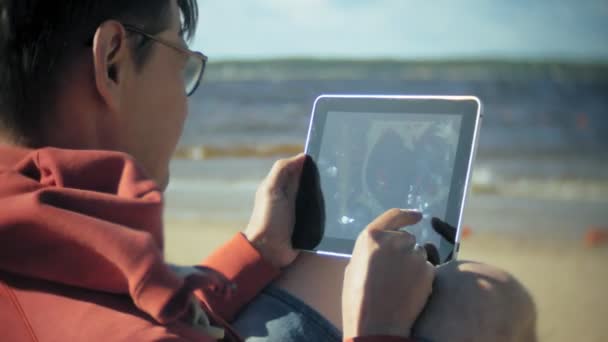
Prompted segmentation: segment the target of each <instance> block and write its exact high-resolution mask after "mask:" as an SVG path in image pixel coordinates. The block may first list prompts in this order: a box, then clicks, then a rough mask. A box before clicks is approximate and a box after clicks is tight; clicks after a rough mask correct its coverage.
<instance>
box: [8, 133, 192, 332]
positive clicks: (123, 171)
mask: <svg viewBox="0 0 608 342" xmlns="http://www.w3.org/2000/svg"><path fill="white" fill-rule="evenodd" d="M162 210H163V203H162V193H161V191H160V190H159V189H158V187H157V186H156V184H155V183H154V182H153V181H152V180H150V179H149V178H148V177H147V176H146V175H145V174H144V172H143V171H142V169H141V168H140V167H139V166H138V165H137V164H136V163H135V161H134V160H133V159H132V158H131V157H130V156H128V155H126V154H123V153H118V152H108V151H75V150H60V149H53V148H45V149H40V150H27V149H19V148H14V147H9V146H3V145H0V271H3V272H8V273H12V274H15V275H19V276H24V277H28V278H34V279H41V280H45V281H50V282H55V283H60V284H65V285H69V286H75V287H80V288H86V289H91V290H95V291H102V292H108V293H114V294H124V295H128V296H130V297H131V298H132V300H133V302H134V304H135V305H136V306H137V307H138V308H139V309H140V310H142V311H144V312H146V313H147V314H149V315H150V316H151V317H152V318H153V319H155V320H156V321H157V322H159V323H161V324H166V323H169V322H171V321H173V320H176V319H178V318H179V317H180V316H182V315H183V314H184V313H186V311H187V310H188V307H189V306H188V305H189V301H190V299H191V291H192V289H193V287H194V286H193V285H192V284H190V283H196V280H195V279H191V278H185V279H183V278H181V277H179V276H177V275H176V274H175V273H174V272H173V271H172V270H171V269H170V268H169V267H168V266H167V265H166V264H165V262H164V258H163V233H162Z"/></svg>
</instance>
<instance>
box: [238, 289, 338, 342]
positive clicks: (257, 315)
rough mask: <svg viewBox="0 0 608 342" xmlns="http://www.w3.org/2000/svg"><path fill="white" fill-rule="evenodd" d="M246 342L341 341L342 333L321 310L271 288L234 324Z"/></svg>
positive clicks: (263, 292) (246, 309) (241, 314)
mask: <svg viewBox="0 0 608 342" xmlns="http://www.w3.org/2000/svg"><path fill="white" fill-rule="evenodd" d="M232 327H233V328H234V329H235V330H236V331H237V332H238V333H239V335H240V336H241V337H243V338H244V339H245V341H246V342H262V341H264V342H304V341H315V342H317V341H319V342H320V341H323V342H325V341H327V342H340V341H342V334H341V333H340V331H339V330H338V329H337V328H336V327H334V326H333V325H332V324H331V323H330V322H329V321H327V320H326V319H325V318H324V317H323V316H321V315H320V314H319V313H318V312H317V311H315V310H314V309H312V308H311V307H309V306H308V305H306V304H305V303H304V302H302V301H301V300H299V299H298V298H296V297H294V296H292V295H291V294H289V293H287V292H286V291H284V290H282V289H280V288H278V287H276V286H273V285H271V286H269V287H267V288H266V289H265V290H264V291H262V293H260V294H259V295H258V296H257V297H256V298H255V299H254V300H253V301H252V302H251V303H249V304H248V305H247V306H246V307H245V308H244V309H243V310H242V311H241V312H240V313H239V314H238V316H237V317H236V319H235V321H234V322H232Z"/></svg>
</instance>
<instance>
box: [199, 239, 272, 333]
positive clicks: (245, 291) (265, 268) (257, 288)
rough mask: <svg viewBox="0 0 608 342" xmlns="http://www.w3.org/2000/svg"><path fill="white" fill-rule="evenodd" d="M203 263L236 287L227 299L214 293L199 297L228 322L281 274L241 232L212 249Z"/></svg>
mask: <svg viewBox="0 0 608 342" xmlns="http://www.w3.org/2000/svg"><path fill="white" fill-rule="evenodd" d="M202 265H204V266H206V267H210V268H213V269H215V270H216V271H218V272H220V273H222V274H223V275H224V276H226V277H227V278H228V279H229V280H230V281H232V282H233V283H235V284H236V286H237V288H236V291H235V294H234V295H233V296H232V297H230V298H228V299H226V298H223V297H220V296H214V295H213V294H208V295H205V296H203V298H201V299H202V300H203V301H204V302H206V303H207V305H208V306H209V307H210V308H211V310H212V311H213V312H214V313H215V314H217V315H219V316H220V317H221V318H222V319H224V320H225V321H227V322H231V321H232V320H233V319H234V317H235V315H236V314H237V313H238V312H239V311H240V310H241V308H242V307H243V306H245V305H246V304H247V303H249V302H250V301H251V300H252V299H253V298H254V297H255V296H257V295H258V293H260V292H261V291H262V290H263V289H264V288H265V287H266V286H267V285H268V284H270V282H271V281H272V280H274V279H275V278H276V277H277V276H278V275H279V274H280V270H279V269H278V268H276V267H274V266H273V265H272V264H270V263H269V262H267V261H265V260H264V259H263V258H262V255H261V254H260V253H259V252H258V251H257V250H256V249H255V248H254V247H253V246H252V245H251V243H250V242H249V241H248V240H247V238H246V237H245V236H244V235H243V234H241V233H239V234H236V235H235V236H234V237H233V238H232V239H230V240H229V241H228V242H227V243H226V244H224V245H223V246H222V247H220V248H218V249H217V250H216V251H215V252H213V253H212V254H211V255H210V256H209V257H208V258H207V259H205V260H204V261H203V262H202ZM201 296H202V295H201Z"/></svg>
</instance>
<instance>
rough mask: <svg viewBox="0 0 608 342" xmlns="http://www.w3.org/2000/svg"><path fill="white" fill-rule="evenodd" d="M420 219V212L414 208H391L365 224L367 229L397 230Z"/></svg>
mask: <svg viewBox="0 0 608 342" xmlns="http://www.w3.org/2000/svg"><path fill="white" fill-rule="evenodd" d="M420 220H422V214H421V213H420V212H419V211H416V210H407V209H391V210H389V211H387V212H385V213H384V214H382V215H380V216H379V217H378V218H376V219H375V220H374V221H373V222H372V223H370V224H369V225H368V226H367V229H368V230H398V229H399V228H403V227H405V226H411V225H413V224H416V223H418V222H420Z"/></svg>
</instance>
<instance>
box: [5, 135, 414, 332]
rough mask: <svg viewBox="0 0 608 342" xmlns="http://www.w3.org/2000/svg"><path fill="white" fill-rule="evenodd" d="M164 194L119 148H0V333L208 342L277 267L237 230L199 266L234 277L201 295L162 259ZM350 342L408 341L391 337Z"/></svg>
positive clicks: (194, 278)
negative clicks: (201, 317) (224, 292)
mask: <svg viewBox="0 0 608 342" xmlns="http://www.w3.org/2000/svg"><path fill="white" fill-rule="evenodd" d="M162 210H163V203H162V193H161V192H160V191H159V189H158V188H157V186H156V185H155V183H154V182H153V181H151V180H150V179H148V178H147V177H146V176H145V175H144V174H143V172H142V171H141V170H140V169H139V168H138V166H137V165H136V163H135V162H134V161H133V160H132V159H131V158H130V157H129V156H127V155H125V154H122V153H118V152H107V151H72V150H59V149H52V148H45V149H41V150H35V151H32V150H26V149H18V148H14V147H8V146H1V145H0V335H1V338H2V340H6V341H93V342H94V341H123V340H124V341H152V340H154V341H156V340H163V341H212V340H213V339H212V338H210V337H208V336H207V335H205V334H203V333H201V332H200V331H199V330H197V328H196V327H194V326H192V325H191V324H189V323H188V322H187V321H188V319H189V317H190V316H192V310H191V309H190V308H191V305H190V304H191V298H192V293H195V294H196V296H197V298H198V299H199V300H200V302H199V305H201V306H202V308H203V310H204V311H205V312H206V313H207V315H208V316H209V318H210V319H211V324H213V325H215V326H221V327H223V328H225V330H226V335H227V338H228V339H231V340H239V338H238V336H237V335H236V334H235V333H234V331H232V329H230V326H229V325H228V324H227V323H226V322H230V321H232V319H233V318H234V316H235V314H236V313H237V312H238V311H239V310H240V309H241V308H242V307H243V306H244V305H245V304H246V303H248V302H249V301H250V300H252V299H253V298H254V297H255V296H256V295H257V294H258V293H259V292H260V291H261V290H262V289H263V288H264V287H265V286H266V285H268V284H269V283H270V282H271V281H272V280H273V279H274V278H275V277H276V276H278V274H279V270H277V269H276V268H274V267H273V266H272V265H270V264H269V263H267V262H265V261H264V260H263V259H262V257H261V255H260V254H259V253H258V252H257V251H256V250H255V248H253V247H252V246H251V244H249V242H248V241H247V240H246V239H245V238H244V236H243V235H242V234H237V235H236V236H235V237H234V238H233V239H232V240H230V241H229V242H228V243H226V244H225V245H224V246H223V247H221V248H220V249H218V250H217V251H216V252H215V253H213V254H212V255H211V256H210V257H209V258H207V259H206V260H205V261H203V262H202V264H201V265H202V266H205V267H209V268H212V269H215V270H217V271H219V272H221V273H222V274H224V275H225V276H226V277H227V278H228V279H229V280H231V281H233V282H234V283H236V285H237V291H236V294H235V295H233V296H231V297H230V298H225V297H222V296H219V295H215V294H214V293H203V291H201V290H199V289H198V287H199V285H200V283H201V279H200V277H201V276H200V275H197V274H192V275H190V276H187V277H185V278H182V277H179V276H178V275H177V274H176V273H174V272H173V271H172V270H171V269H170V268H169V267H168V266H167V265H166V264H165V261H164V259H163V226H162ZM351 340H352V341H401V342H403V341H407V340H406V339H398V338H394V337H388V336H386V337H380V336H376V337H366V338H355V339H351Z"/></svg>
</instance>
